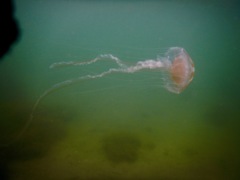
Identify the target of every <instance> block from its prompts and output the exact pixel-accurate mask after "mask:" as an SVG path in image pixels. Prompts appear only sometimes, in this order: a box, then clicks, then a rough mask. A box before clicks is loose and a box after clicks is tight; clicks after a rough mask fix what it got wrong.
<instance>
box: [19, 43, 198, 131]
mask: <svg viewBox="0 0 240 180" xmlns="http://www.w3.org/2000/svg"><path fill="white" fill-rule="evenodd" d="M106 59H107V60H110V61H113V62H114V63H115V64H116V65H117V68H110V69H108V70H106V71H104V72H102V73H99V74H96V75H85V76H80V77H77V78H74V79H69V80H66V81H63V82H59V83H57V84H54V85H53V86H52V87H50V88H49V89H47V90H46V91H45V92H44V93H43V94H42V95H41V96H40V97H39V98H38V99H37V101H36V102H35V104H34V106H33V109H32V113H31V115H30V119H29V120H28V122H27V123H26V124H25V127H24V128H23V130H22V133H23V132H24V131H25V130H26V129H27V127H28V126H29V124H30V122H31V121H32V120H33V114H34V111H35V110H36V108H37V106H38V105H39V103H40V102H41V101H42V100H43V98H45V97H46V96H47V95H49V94H50V93H52V92H54V91H56V90H59V89H61V88H64V87H67V86H70V85H73V84H75V83H78V82H81V81H83V80H90V79H97V78H102V77H104V76H107V75H110V74H113V73H128V74H130V73H137V72H140V71H142V70H161V71H163V72H165V73H164V74H165V75H166V76H165V78H164V83H165V85H164V86H165V88H166V89H167V90H168V91H170V92H172V93H175V94H179V93H181V92H182V91H183V90H184V89H185V88H186V87H187V86H188V85H189V84H190V82H191V81H192V79H193V76H194V71H195V68H194V64H193V61H192V59H191V57H190V56H189V55H188V53H187V52H186V50H185V49H184V48H182V47H170V48H169V49H168V50H167V52H166V53H165V56H163V57H157V58H156V59H147V60H143V61H138V62H137V63H136V64H135V65H126V64H125V63H124V62H123V61H122V60H120V59H119V58H118V57H116V56H114V55H112V54H102V55H99V56H97V57H96V58H94V59H92V60H89V61H85V62H75V61H69V62H57V63H53V64H52V65H50V67H49V68H50V69H53V68H58V67H66V66H86V65H91V64H94V63H96V62H98V61H101V60H106ZM22 133H20V134H22Z"/></svg>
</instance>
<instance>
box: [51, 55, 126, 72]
mask: <svg viewBox="0 0 240 180" xmlns="http://www.w3.org/2000/svg"><path fill="white" fill-rule="evenodd" d="M102 60H111V61H113V62H115V63H116V64H117V65H118V66H119V67H126V65H125V64H124V63H123V62H122V61H121V60H120V59H119V58H118V57H116V56H114V55H112V54H101V55H99V56H97V57H96V58H94V59H92V60H89V61H85V62H78V61H62V62H56V63H53V64H51V65H50V66H49V68H50V69H53V68H59V67H66V66H83V65H89V64H93V63H96V62H98V61H102Z"/></svg>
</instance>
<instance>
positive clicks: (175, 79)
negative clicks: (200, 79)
mask: <svg viewBox="0 0 240 180" xmlns="http://www.w3.org/2000/svg"><path fill="white" fill-rule="evenodd" d="M165 57H166V58H167V60H165V61H167V62H168V65H167V66H166V72H167V73H165V74H166V76H165V77H166V79H165V87H166V88H167V89H168V90H169V91H171V92H173V93H176V94H179V93H181V92H182V91H183V90H184V89H185V88H186V87H187V86H188V85H189V84H190V82H191V81H192V79H193V76H194V72H195V68H194V64H193V61H192V59H191V57H190V56H189V55H188V53H187V52H186V51H185V50H184V49H183V48H180V47H171V48H169V50H168V51H167V53H166V56H165Z"/></svg>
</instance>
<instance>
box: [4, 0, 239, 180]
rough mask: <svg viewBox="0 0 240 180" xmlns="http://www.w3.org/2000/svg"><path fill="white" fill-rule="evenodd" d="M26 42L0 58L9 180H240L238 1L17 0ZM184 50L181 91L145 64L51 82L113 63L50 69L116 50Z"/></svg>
mask: <svg viewBox="0 0 240 180" xmlns="http://www.w3.org/2000/svg"><path fill="white" fill-rule="evenodd" d="M15 8H16V12H15V17H16V19H17V20H18V23H19V26H20V29H21V38H20V41H19V42H18V43H17V44H16V45H15V46H14V47H13V48H12V51H11V53H10V54H8V55H7V56H5V58H4V59H2V60H1V62H0V80H1V90H0V92H1V93H0V98H1V104H0V106H1V113H0V124H1V125H0V132H1V136H0V144H1V146H0V148H1V149H0V158H1V164H0V175H1V176H0V177H1V178H2V179H13V180H15V179H19V180H20V179H24V180H25V179H36V180H37V179H39V180H40V179H49V180H50V179H51V180H52V179H64V180H67V179H68V180H75V179H104V180H108V179H164V180H165V179H194V180H195V179H201V180H202V179H210V180H212V179H223V180H224V179H239V177H240V173H239V164H240V155H239V152H240V141H239V137H240V131H239V129H240V123H239V120H240V115H239V107H240V106H239V100H240V96H239V93H238V91H239V86H240V83H239V79H240V75H239V73H238V71H239V68H238V67H239V58H238V56H239V53H238V52H239V44H240V34H239V28H240V13H239V10H238V5H237V3H234V2H233V1H232V2H231V3H230V2H229V1H226V2H224V1H222V2H217V1H208V2H205V1H203V2H198V1H196V2H192V1H101V2H100V1H99V2H98V1H80V0H79V1H77V0H75V1H63V0H62V1H54V0H51V1H48V0H42V1H40V0H39V1H31V0H16V1H15ZM174 46H180V47H184V48H185V49H186V50H187V52H188V53H189V55H190V56H191V57H192V59H193V61H194V64H195V69H196V72H195V76H194V79H193V81H192V83H191V84H190V85H189V87H188V88H187V89H186V90H184V91H183V92H182V93H181V94H179V95H177V94H173V93H170V92H168V91H167V90H166V89H165V88H164V87H163V86H164V83H163V81H162V78H163V76H162V74H161V73H159V72H157V71H143V72H138V73H134V74H110V75H108V76H106V77H104V78H99V79H94V80H85V81H81V82H79V83H77V84H74V85H72V86H69V87H66V88H62V89H59V90H58V91H55V92H54V93H51V94H49V95H48V96H46V97H45V98H44V99H43V100H42V101H41V102H40V103H39V106H38V107H37V109H36V110H35V112H34V117H33V120H32V122H31V123H30V125H29V127H28V128H27V129H26V131H25V132H24V133H23V134H22V135H21V136H19V133H20V132H21V131H22V129H23V128H24V126H25V124H26V122H28V120H29V116H30V114H31V109H32V107H33V105H34V103H35V102H36V100H37V98H38V97H39V96H40V95H41V94H42V93H43V92H44V91H45V90H47V89H48V88H50V87H51V86H52V85H54V84H56V83H58V82H62V81H64V80H68V79H71V78H76V77H80V76H84V75H88V74H91V75H94V74H98V73H101V72H103V71H106V70H108V69H109V68H112V67H116V65H115V64H114V63H111V62H102V63H100V62H99V63H96V64H93V65H89V66H81V67H80V66H75V67H63V68H56V69H49V65H51V64H52V63H54V62H59V61H80V62H82V61H86V60H91V59H93V58H95V57H96V56H98V55H99V54H105V53H111V54H113V55H115V56H117V57H119V58H120V59H121V60H122V61H124V62H125V63H126V64H128V65H132V64H135V63H136V62H137V61H140V60H145V59H150V58H151V59H154V58H155V59H156V57H157V56H158V55H163V54H164V53H165V51H166V50H167V49H168V48H169V47H174Z"/></svg>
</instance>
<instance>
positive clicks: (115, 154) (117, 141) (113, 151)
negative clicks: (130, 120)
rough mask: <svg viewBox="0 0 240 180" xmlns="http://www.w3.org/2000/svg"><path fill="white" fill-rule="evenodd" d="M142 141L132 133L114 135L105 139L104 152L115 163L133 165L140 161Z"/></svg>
mask: <svg viewBox="0 0 240 180" xmlns="http://www.w3.org/2000/svg"><path fill="white" fill-rule="evenodd" d="M140 147H141V140H140V139H139V138H138V137H137V136H135V135H132V134H130V133H114V134H110V135H108V136H106V137H105V138H104V139H103V144H102V148H103V152H104V154H105V156H106V158H107V159H108V160H109V161H111V162H113V163H121V162H126V163H133V162H135V161H137V160H138V156H139V150H140Z"/></svg>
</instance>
